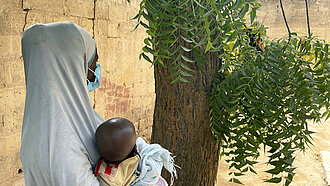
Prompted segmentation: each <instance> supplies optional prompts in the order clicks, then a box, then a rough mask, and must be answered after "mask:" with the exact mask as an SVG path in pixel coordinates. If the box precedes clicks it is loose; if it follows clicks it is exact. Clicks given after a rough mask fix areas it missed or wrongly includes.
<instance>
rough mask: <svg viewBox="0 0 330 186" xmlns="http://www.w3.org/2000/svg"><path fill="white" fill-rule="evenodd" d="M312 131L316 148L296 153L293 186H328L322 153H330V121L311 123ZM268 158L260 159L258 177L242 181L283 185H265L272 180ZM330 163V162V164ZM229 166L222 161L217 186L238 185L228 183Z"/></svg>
mask: <svg viewBox="0 0 330 186" xmlns="http://www.w3.org/2000/svg"><path fill="white" fill-rule="evenodd" d="M309 126H310V129H311V130H312V131H314V132H317V133H315V134H313V136H312V137H313V138H314V145H315V146H314V147H311V148H310V149H308V150H306V152H305V153H303V152H298V153H296V160H295V162H294V166H295V167H297V169H296V175H295V177H294V179H293V181H292V183H291V186H327V185H328V184H327V182H326V181H325V170H324V168H323V166H322V161H321V156H320V151H330V119H329V120H328V121H326V122H323V123H321V124H316V123H310V125H309ZM266 160H267V159H266V157H265V156H263V157H260V160H259V162H260V163H258V164H257V165H255V170H256V171H257V173H258V175H255V174H253V173H249V174H247V175H244V176H241V177H240V181H241V182H243V183H244V184H245V185H248V186H261V185H262V186H268V185H269V186H271V185H272V186H275V185H276V186H277V185H283V183H279V184H271V183H265V182H264V180H265V179H269V178H271V175H269V174H268V173H265V172H263V171H265V170H267V165H266V164H265V163H264V162H266ZM329 163H330V162H329ZM228 173H229V170H228V164H227V163H226V162H225V161H224V160H223V159H222V160H221V161H220V163H219V169H218V177H217V179H218V180H217V184H216V185H217V186H235V185H239V184H236V183H232V182H228V180H229V179H230V178H231V176H229V175H228Z"/></svg>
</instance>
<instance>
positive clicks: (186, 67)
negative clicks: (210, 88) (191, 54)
mask: <svg viewBox="0 0 330 186" xmlns="http://www.w3.org/2000/svg"><path fill="white" fill-rule="evenodd" d="M180 65H181V67H182V68H184V69H186V70H188V71H191V72H194V70H193V69H191V68H190V67H189V66H187V65H185V64H184V63H180Z"/></svg>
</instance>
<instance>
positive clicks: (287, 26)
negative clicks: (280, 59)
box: [280, 0, 291, 42]
mask: <svg viewBox="0 0 330 186" xmlns="http://www.w3.org/2000/svg"><path fill="white" fill-rule="evenodd" d="M280 5H281V10H282V14H283V19H284V22H285V25H286V28H287V29H288V32H289V41H290V39H291V32H290V28H289V25H288V22H287V21H286V18H285V13H284V8H283V4H282V0H280ZM289 41H288V42H289Z"/></svg>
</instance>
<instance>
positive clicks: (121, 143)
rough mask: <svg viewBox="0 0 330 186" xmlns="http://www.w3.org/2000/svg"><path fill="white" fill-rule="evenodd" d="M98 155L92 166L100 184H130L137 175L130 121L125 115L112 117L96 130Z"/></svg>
mask: <svg viewBox="0 0 330 186" xmlns="http://www.w3.org/2000/svg"><path fill="white" fill-rule="evenodd" d="M95 138H96V144H97V148H98V150H99V152H100V155H101V158H100V160H99V163H98V164H97V166H96V169H95V176H97V178H98V180H99V182H100V185H101V186H109V185H111V186H112V185H118V186H119V185H120V186H121V185H129V184H131V183H132V182H133V181H134V180H135V179H136V178H137V176H136V173H135V170H136V168H137V166H138V164H139V162H140V156H139V155H138V153H137V147H136V144H135V143H136V133H135V129H134V126H133V124H132V123H131V122H130V121H129V120H127V119H125V118H112V119H109V120H107V121H105V122H104V123H102V124H101V125H100V126H99V127H98V128H97V130H96V132H95Z"/></svg>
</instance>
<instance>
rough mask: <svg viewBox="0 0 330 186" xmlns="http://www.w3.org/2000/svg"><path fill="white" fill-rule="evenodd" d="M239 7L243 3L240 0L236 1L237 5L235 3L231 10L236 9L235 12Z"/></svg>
mask: <svg viewBox="0 0 330 186" xmlns="http://www.w3.org/2000/svg"><path fill="white" fill-rule="evenodd" d="M239 5H241V1H240V0H236V1H235V3H234V5H233V7H232V8H231V9H234V10H235V9H236V8H238V7H239Z"/></svg>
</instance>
